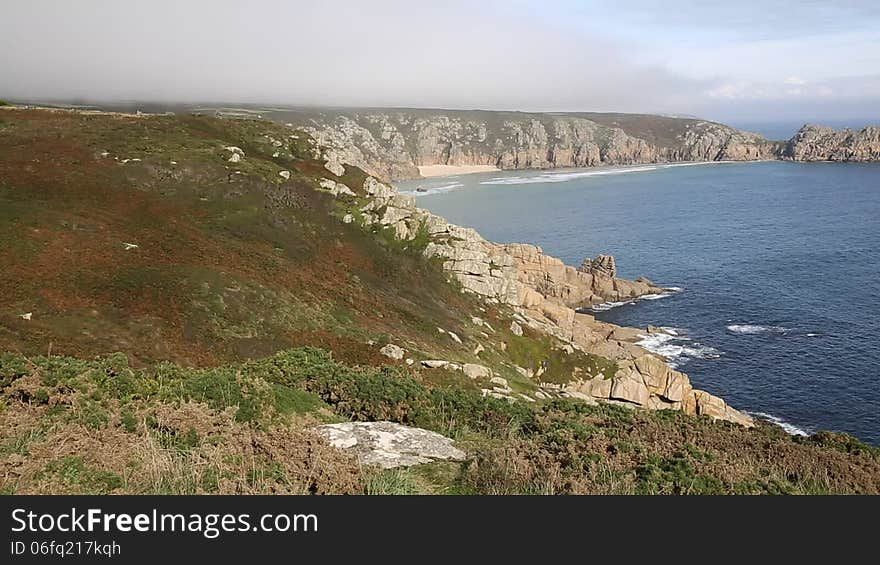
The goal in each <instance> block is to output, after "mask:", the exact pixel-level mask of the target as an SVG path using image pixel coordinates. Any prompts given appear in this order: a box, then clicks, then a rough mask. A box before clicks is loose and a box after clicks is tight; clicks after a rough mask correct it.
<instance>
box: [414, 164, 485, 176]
mask: <svg viewBox="0 0 880 565" xmlns="http://www.w3.org/2000/svg"><path fill="white" fill-rule="evenodd" d="M500 170H501V169H499V168H498V167H493V166H492V165H423V166H421V167H419V174H420V175H422V176H423V177H425V178H428V177H448V176H452V175H468V174H471V173H488V172H492V171H500Z"/></svg>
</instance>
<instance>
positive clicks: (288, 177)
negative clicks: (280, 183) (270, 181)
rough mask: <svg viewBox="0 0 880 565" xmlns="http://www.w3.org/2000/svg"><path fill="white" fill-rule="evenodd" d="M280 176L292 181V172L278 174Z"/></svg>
mask: <svg viewBox="0 0 880 565" xmlns="http://www.w3.org/2000/svg"><path fill="white" fill-rule="evenodd" d="M278 176H280V177H281V178H283V179H284V180H290V171H281V172H279V173H278Z"/></svg>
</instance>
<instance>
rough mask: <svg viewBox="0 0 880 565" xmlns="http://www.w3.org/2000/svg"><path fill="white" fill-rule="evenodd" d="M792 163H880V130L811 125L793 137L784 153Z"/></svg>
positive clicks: (869, 127) (873, 127)
mask: <svg viewBox="0 0 880 565" xmlns="http://www.w3.org/2000/svg"><path fill="white" fill-rule="evenodd" d="M782 158H783V159H790V160H792V161H877V160H878V159H880V127H877V126H868V127H866V128H864V129H862V130H859V131H855V130H851V129H842V130H834V129H832V128H829V127H824V126H818V125H813V124H807V125H805V126H804V127H802V128H801V129H800V130H799V131H798V132H797V133H796V134H795V135H794V137H792V138H791V139H790V140H789V141H788V143H787V144H786V146H785V149H784V151H783V152H782Z"/></svg>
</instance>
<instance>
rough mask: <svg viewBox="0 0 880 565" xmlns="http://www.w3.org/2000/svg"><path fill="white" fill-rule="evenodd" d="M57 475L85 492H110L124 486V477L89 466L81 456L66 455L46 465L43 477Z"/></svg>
mask: <svg viewBox="0 0 880 565" xmlns="http://www.w3.org/2000/svg"><path fill="white" fill-rule="evenodd" d="M52 476H54V477H56V478H57V479H58V480H59V481H61V482H63V483H64V484H67V485H71V486H76V487H80V488H81V489H82V492H83V493H84V494H108V493H110V492H112V491H114V490H116V489H119V488H121V487H122V486H123V481H122V478H121V477H120V476H119V475H117V474H115V473H110V472H107V471H101V470H97V469H92V468H90V467H88V466H87V465H86V464H85V463H84V462H83V460H82V458H81V457H75V456H70V457H65V458H63V459H59V460H57V461H53V462H52V463H49V464H48V465H46V468H45V469H44V470H43V472H42V474H41V478H48V477H52Z"/></svg>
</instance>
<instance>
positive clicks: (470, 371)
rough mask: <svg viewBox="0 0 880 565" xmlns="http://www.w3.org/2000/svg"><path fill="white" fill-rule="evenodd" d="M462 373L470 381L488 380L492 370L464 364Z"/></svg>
mask: <svg viewBox="0 0 880 565" xmlns="http://www.w3.org/2000/svg"><path fill="white" fill-rule="evenodd" d="M461 370H462V372H463V373H464V374H465V375H467V376H469V377H470V378H472V379H479V378H486V379H487V378H489V377H491V376H492V369H490V368H489V367H485V366H483V365H477V364H476V363H465V364H464V365H462V367H461Z"/></svg>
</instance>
